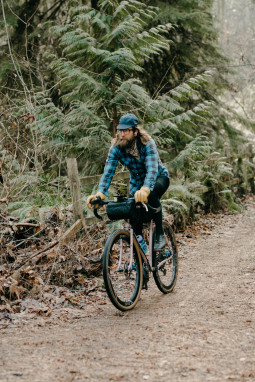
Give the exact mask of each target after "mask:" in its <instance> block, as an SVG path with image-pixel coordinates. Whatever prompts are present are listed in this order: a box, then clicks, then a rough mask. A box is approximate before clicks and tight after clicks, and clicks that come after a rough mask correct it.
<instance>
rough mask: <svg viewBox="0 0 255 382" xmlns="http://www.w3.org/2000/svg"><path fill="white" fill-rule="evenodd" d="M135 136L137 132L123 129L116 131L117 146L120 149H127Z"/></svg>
mask: <svg viewBox="0 0 255 382" xmlns="http://www.w3.org/2000/svg"><path fill="white" fill-rule="evenodd" d="M136 136H137V130H136V131H133V129H125V130H118V146H119V147H122V148H128V147H130V146H131V144H132V143H133V141H134V139H135V138H136Z"/></svg>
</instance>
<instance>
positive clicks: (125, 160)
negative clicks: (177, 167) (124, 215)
mask: <svg viewBox="0 0 255 382" xmlns="http://www.w3.org/2000/svg"><path fill="white" fill-rule="evenodd" d="M137 146H138V150H139V153H140V160H137V159H136V158H134V157H133V156H132V155H130V154H129V153H127V152H126V151H125V149H121V148H118V147H117V146H112V147H111V148H110V150H109V153H108V157H107V160H106V164H105V168H104V173H103V175H102V177H101V179H100V182H99V186H98V191H100V192H102V193H103V194H104V195H107V196H108V195H109V194H108V188H109V187H110V184H111V181H112V178H113V176H114V173H115V170H116V167H117V164H118V162H120V163H121V164H122V165H124V166H126V167H127V168H128V169H129V171H130V196H133V195H134V194H135V192H136V191H137V190H139V189H140V188H141V187H143V186H144V187H148V188H149V189H150V190H153V187H154V185H155V183H156V179H157V177H158V176H167V177H168V171H167V169H166V168H165V167H164V166H163V165H162V162H161V160H160V159H159V155H158V151H157V148H156V144H155V142H154V140H153V139H151V140H150V141H149V142H148V143H147V144H146V145H143V144H142V143H141V142H140V141H139V140H138V142H137Z"/></svg>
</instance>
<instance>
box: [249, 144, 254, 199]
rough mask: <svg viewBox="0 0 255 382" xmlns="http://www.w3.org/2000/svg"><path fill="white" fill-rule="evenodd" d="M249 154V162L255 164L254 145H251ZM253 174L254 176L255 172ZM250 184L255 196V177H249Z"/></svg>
mask: <svg viewBox="0 0 255 382" xmlns="http://www.w3.org/2000/svg"><path fill="white" fill-rule="evenodd" d="M248 153H249V154H248V159H249V161H250V162H251V163H253V164H254V152H253V146H252V144H249V146H248ZM253 174H254V172H253ZM248 182H249V183H250V187H251V192H252V194H255V177H254V175H253V176H252V175H251V176H250V177H249V179H248Z"/></svg>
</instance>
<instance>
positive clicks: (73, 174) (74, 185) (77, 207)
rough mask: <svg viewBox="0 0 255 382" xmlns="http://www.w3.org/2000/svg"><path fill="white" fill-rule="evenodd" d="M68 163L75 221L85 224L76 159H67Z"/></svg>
mask: <svg viewBox="0 0 255 382" xmlns="http://www.w3.org/2000/svg"><path fill="white" fill-rule="evenodd" d="M66 163H67V174H68V178H69V183H70V189H71V195H72V202H73V213H74V219H75V221H77V220H79V219H81V220H82V222H84V215H83V208H82V203H81V187H80V179H79V175H78V167H77V161H76V158H67V159H66Z"/></svg>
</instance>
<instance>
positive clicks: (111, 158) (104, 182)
mask: <svg viewBox="0 0 255 382" xmlns="http://www.w3.org/2000/svg"><path fill="white" fill-rule="evenodd" d="M117 164H118V148H117V147H116V146H112V147H111V148H110V150H109V153H108V157H107V160H106V163H105V167H104V173H103V175H102V177H101V179H100V182H99V186H98V190H97V191H100V192H102V193H103V194H104V195H106V196H108V195H109V193H108V188H109V187H110V184H111V181H112V178H113V175H114V174H115V170H116V167H117Z"/></svg>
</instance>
